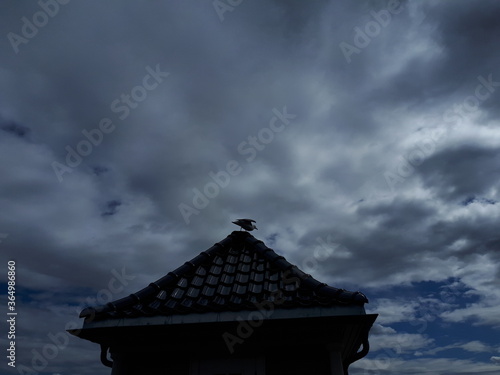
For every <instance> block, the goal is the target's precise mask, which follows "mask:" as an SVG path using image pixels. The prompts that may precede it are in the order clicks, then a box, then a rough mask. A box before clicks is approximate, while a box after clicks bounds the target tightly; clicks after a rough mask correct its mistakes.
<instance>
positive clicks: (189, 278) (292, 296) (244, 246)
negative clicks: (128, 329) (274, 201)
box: [80, 231, 368, 320]
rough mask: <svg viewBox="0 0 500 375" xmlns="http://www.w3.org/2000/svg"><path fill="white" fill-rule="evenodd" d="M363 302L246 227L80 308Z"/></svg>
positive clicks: (111, 310)
mask: <svg viewBox="0 0 500 375" xmlns="http://www.w3.org/2000/svg"><path fill="white" fill-rule="evenodd" d="M265 300H268V301H274V300H280V301H284V302H283V303H281V304H280V305H279V306H278V307H277V308H294V307H303V306H332V305H363V304H364V303H366V302H368V300H367V299H366V297H365V296H364V295H363V294H362V293H360V292H348V291H345V290H343V289H337V288H333V287H330V286H328V285H326V284H324V283H321V282H319V281H318V280H316V279H314V278H313V277H312V276H311V275H308V274H306V273H304V272H303V271H301V270H300V269H299V268H297V267H296V266H294V265H292V264H290V263H289V262H288V261H286V259H285V258H284V257H283V256H281V255H278V254H276V253H275V252H274V251H273V250H272V249H270V248H268V247H267V246H266V245H265V244H264V243H263V242H262V241H260V240H257V239H256V238H255V237H253V236H252V235H251V234H250V233H248V232H243V231H235V232H233V233H232V234H231V235H229V236H228V237H227V238H225V239H224V240H222V241H220V242H219V243H217V244H215V245H214V246H212V247H211V248H210V249H208V250H206V251H203V252H201V253H200V254H199V255H198V256H196V257H195V258H193V259H192V260H191V261H188V262H185V263H184V264H183V265H181V266H180V267H178V268H177V269H175V270H174V271H172V272H169V273H168V274H167V275H166V276H164V277H162V278H161V279H159V280H157V281H156V282H153V283H151V284H149V286H147V287H146V288H144V289H142V290H140V291H138V292H136V293H134V294H131V295H130V296H129V297H125V298H122V299H119V300H116V301H113V302H110V303H108V304H107V305H105V306H97V307H91V308H86V309H84V310H83V311H82V312H81V314H80V316H81V317H93V318H94V319H96V320H102V319H113V318H129V317H130V318H133V317H140V316H152V315H174V314H189V313H200V312H211V311H212V312H214V311H225V310H227V311H235V310H236V311H238V310H248V309H257V306H256V304H258V303H259V302H262V301H265Z"/></svg>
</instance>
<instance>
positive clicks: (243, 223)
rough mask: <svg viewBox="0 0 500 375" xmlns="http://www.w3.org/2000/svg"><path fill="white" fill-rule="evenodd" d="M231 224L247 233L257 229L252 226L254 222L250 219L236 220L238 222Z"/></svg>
mask: <svg viewBox="0 0 500 375" xmlns="http://www.w3.org/2000/svg"><path fill="white" fill-rule="evenodd" d="M232 223H233V224H236V225H239V226H240V227H241V229H245V230H248V231H252V230H254V229H257V227H256V226H255V224H254V223H255V220H252V219H238V220H235V221H233V222H232ZM241 229H240V230H241Z"/></svg>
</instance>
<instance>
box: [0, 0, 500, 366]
mask: <svg viewBox="0 0 500 375" xmlns="http://www.w3.org/2000/svg"><path fill="white" fill-rule="evenodd" d="M45 1H46V2H44V1H41V2H40V3H38V2H36V1H22V2H21V1H14V0H4V1H2V3H1V4H0V34H1V36H2V39H1V43H0V50H1V54H0V88H1V90H0V176H1V177H0V240H1V241H2V242H1V243H0V261H1V267H0V268H1V269H3V271H2V272H3V273H4V276H2V278H1V280H2V285H3V286H2V294H3V296H2V305H3V306H6V305H7V300H6V296H5V293H6V290H7V289H6V280H7V277H6V276H7V261H8V260H15V261H16V264H17V288H18V295H17V298H18V299H17V311H18V313H19V316H18V322H17V334H18V336H17V365H18V369H19V366H21V365H24V366H26V367H27V368H32V369H33V366H35V370H37V371H36V373H39V374H44V375H46V374H50V375H55V374H60V375H66V374H68V375H69V374H74V375H76V374H80V375H85V374H108V373H109V371H108V369H106V368H105V367H103V366H102V365H101V364H100V362H99V358H98V357H99V348H98V346H97V345H95V344H91V343H87V342H84V341H82V340H80V339H77V338H73V337H72V338H70V339H69V341H68V342H67V343H66V341H67V340H66V339H67V336H64V334H63V333H62V332H64V330H65V328H66V326H67V325H68V324H69V325H71V324H77V323H78V324H81V322H80V321H79V319H78V312H79V311H80V310H81V308H82V307H83V306H84V305H85V304H86V303H88V301H90V302H92V301H94V302H95V301H98V300H100V301H104V302H107V298H108V294H109V293H107V289H106V288H107V285H108V283H109V282H110V280H112V279H113V278H116V277H117V276H116V275H117V274H123V273H125V275H126V278H125V279H124V280H122V281H123V283H122V284H123V285H122V286H123V288H121V289H122V290H121V292H118V293H115V294H113V296H112V297H113V299H117V298H121V297H123V296H125V295H128V294H130V293H132V292H135V291H137V290H139V289H142V288H143V287H144V286H145V285H147V284H148V283H149V282H151V281H154V280H156V279H158V278H160V277H161V276H163V275H164V274H166V273H167V272H169V271H170V270H172V269H174V268H176V267H177V266H179V265H180V264H182V263H183V262H184V261H186V260H188V259H190V258H192V257H194V256H195V255H197V254H198V253H199V252H201V251H202V250H205V249H206V248H208V247H210V246H211V245H212V244H213V243H214V242H216V241H218V240H221V239H223V238H224V237H225V236H227V235H228V234H229V233H230V232H231V231H232V230H235V229H237V228H236V227H234V226H233V224H231V220H234V219H236V218H239V217H250V218H253V219H255V220H257V226H258V227H259V230H258V231H257V232H255V236H256V237H257V238H259V239H262V240H263V241H264V242H265V243H266V244H267V245H268V246H270V247H272V248H274V249H275V250H276V251H277V252H278V253H280V254H282V255H284V256H285V257H286V258H287V259H288V260H289V261H290V262H292V263H295V264H297V265H298V266H299V267H301V268H303V269H304V270H306V271H308V272H310V273H311V274H313V275H314V276H315V277H316V278H318V279H320V280H321V281H324V282H327V283H328V284H330V285H332V286H335V287H340V288H346V289H350V290H361V291H362V292H364V293H365V294H366V295H367V296H368V298H369V299H370V303H369V304H368V305H367V310H368V311H369V312H374V313H379V314H380V316H379V318H378V320H377V322H376V324H375V326H374V328H373V330H372V335H371V343H372V349H371V353H370V354H369V356H368V357H366V358H365V359H363V360H361V361H359V362H357V363H356V364H354V365H353V366H352V367H351V374H353V375H356V374H358V375H361V374H366V375H367V374H383V375H388V374H391V375H392V374H415V373H426V374H432V375H445V374H446V375H452V374H499V373H500V340H499V339H498V337H499V329H500V314H499V311H500V310H499V308H498V307H499V305H500V292H499V290H500V288H499V286H500V282H499V281H500V271H499V267H498V264H499V260H500V253H499V250H500V234H499V233H500V232H499V218H500V214H499V207H500V192H499V188H498V187H499V186H500V175H499V171H500V170H499V165H500V149H499V146H500V131H499V120H498V115H499V113H500V106H499V100H500V52H499V51H500V50H499V45H498V41H499V38H500V23H499V22H498V20H499V18H500V3H498V1H494V0H492V1H480V2H479V1H477V2H472V1H460V0H459V1H437V0H435V1H404V2H397V1H395V2H394V1H392V2H390V1H385V0H380V1H377V0H373V1H346V0H339V1H322V0H317V1H307V2H306V1H299V0H295V1H293V0H290V1H285V0H273V1H270V0H267V1H264V0H262V1H261V0H244V1H242V2H240V3H239V4H237V3H238V2H237V1H232V3H233V4H236V6H229V5H227V4H229V3H228V2H227V1H225V0H222V1H220V2H219V3H217V2H212V1H211V0H207V1H153V0H150V1H142V2H139V1H135V2H134V1H106V2H104V1H95V0H87V1H85V2H84V1H76V0H73V1H63V0H60V1H59V2H57V3H56V2H55V0H45ZM214 3H215V5H217V4H219V8H218V9H216V7H214ZM220 3H222V4H226V8H224V9H223V8H221V5H220ZM41 4H47V5H46V6H43V7H42V5H41ZM43 8H45V10H44V9H43ZM217 183H218V185H217ZM321 244H323V245H321ZM325 244H326V245H325ZM321 246H323V247H321ZM325 246H326V247H327V248H328V249H329V251H327V252H325V251H324V249H325ZM325 254H326V255H325ZM122 277H123V276H122ZM2 311H5V308H4V307H2ZM2 327H5V329H4V328H2V333H0V343H1V344H2V350H4V351H5V347H6V345H7V337H6V329H7V328H6V325H5V323H4V324H3V325H2ZM51 337H59V338H60V339H61V340H62V341H63V342H62V344H60V349H58V351H57V353H55V355H52V354H51V353H49V352H47V348H48V347H49V346H48V345H50V343H51V342H52V341H51ZM64 337H65V338H66V339H64V340H63V338H64ZM44 348H45V349H46V350H45V354H44V352H43V351H44ZM37 353H38V354H37ZM37 355H38V357H37ZM40 356H42V358H41V359H40ZM47 357H51V358H47ZM0 366H1V368H2V373H6V374H17V373H18V372H17V371H16V370H13V369H11V368H10V367H8V366H7V360H6V359H5V358H3V359H2V361H1V365H0ZM26 371H27V370H26ZM25 373H28V372H25ZM33 373H35V372H33Z"/></svg>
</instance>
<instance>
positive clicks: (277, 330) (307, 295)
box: [70, 231, 377, 375]
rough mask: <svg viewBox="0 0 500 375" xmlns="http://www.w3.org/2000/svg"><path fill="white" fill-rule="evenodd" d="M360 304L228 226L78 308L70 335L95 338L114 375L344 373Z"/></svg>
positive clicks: (368, 320)
mask: <svg viewBox="0 0 500 375" xmlns="http://www.w3.org/2000/svg"><path fill="white" fill-rule="evenodd" d="M367 302H368V300H367V298H366V297H365V296H364V295H363V294H362V293H360V292H349V291H346V290H343V289H337V288H333V287H330V286H328V285H326V284H324V283H321V282H319V281H317V280H316V279H314V278H313V277H312V276H311V275H308V274H306V273H304V272H303V271H301V270H300V269H299V268H297V267H296V266H294V265H292V264H291V263H289V262H288V261H287V260H286V259H285V258H284V257H282V256H280V255H278V254H276V253H275V252H274V251H273V250H272V249H270V248H268V247H267V246H266V245H265V244H264V243H263V242H262V241H260V240H258V239H256V238H255V237H253V236H252V235H251V234H250V233H248V232H245V231H235V232H233V233H231V234H230V235H229V236H228V237H227V238H225V239H224V240H222V241H220V242H218V243H216V244H215V245H214V246H212V247H211V248H209V249H208V250H206V251H203V252H201V253H200V254H199V255H198V256H197V257H195V258H193V259H191V260H190V261H187V262H185V263H184V264H183V265H182V266H180V267H178V268H177V269H175V270H173V271H172V272H169V273H168V274H167V275H166V276H164V277H162V278H161V279H159V280H157V281H155V282H152V283H150V284H149V285H148V286H147V287H145V288H144V289H142V290H140V291H138V292H136V293H133V294H131V295H130V296H128V297H125V298H122V299H119V300H116V301H113V302H110V303H108V304H106V305H104V306H97V307H88V308H86V309H84V310H83V311H82V312H81V314H80V317H81V318H85V320H84V323H83V328H82V329H77V330H70V333H72V334H74V335H76V336H78V337H80V338H82V339H86V340H90V341H92V342H95V343H97V344H99V345H100V346H101V362H102V363H103V364H104V365H105V366H108V367H111V368H112V370H111V374H112V375H143V374H165V375H167V374H175V375H181V374H182V375H222V374H225V375H239V374H244V375H264V374H265V375H295V374H297V375H298V374H301V375H303V374H308V375H316V374H317V375H326V374H335V375H345V374H347V372H348V367H349V365H350V364H351V363H353V362H354V361H357V360H359V359H361V358H362V357H363V356H365V355H366V354H367V353H368V350H369V344H368V333H369V330H370V328H371V326H372V324H373V322H374V321H375V319H376V317H377V315H376V314H366V312H365V309H364V304H365V303H367ZM109 357H111V359H110V358H109Z"/></svg>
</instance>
